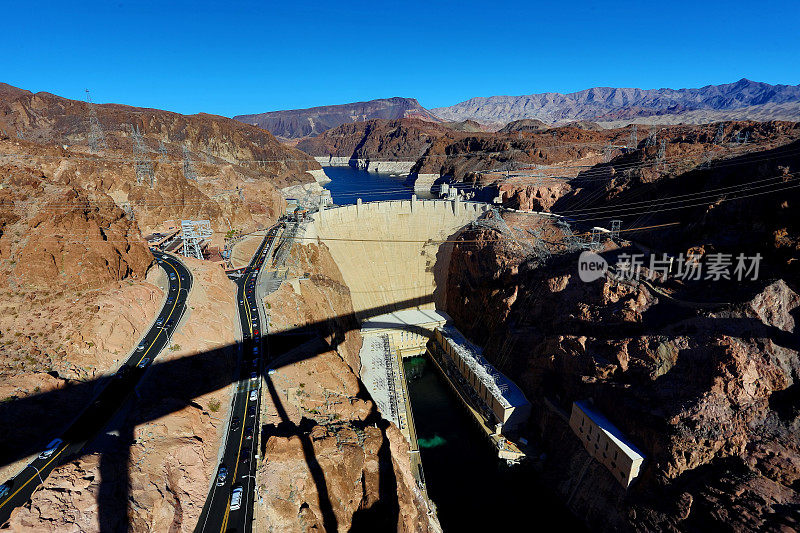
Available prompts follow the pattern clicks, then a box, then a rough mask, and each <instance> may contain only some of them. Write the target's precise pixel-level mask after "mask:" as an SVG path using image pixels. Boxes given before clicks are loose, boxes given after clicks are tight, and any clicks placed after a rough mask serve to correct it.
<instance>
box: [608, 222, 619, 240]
mask: <svg viewBox="0 0 800 533" xmlns="http://www.w3.org/2000/svg"><path fill="white" fill-rule="evenodd" d="M621 228H622V221H621V220H619V219H614V220H612V221H611V234H610V235H609V238H610V239H611V240H612V241H617V240H619V232H620V229H621Z"/></svg>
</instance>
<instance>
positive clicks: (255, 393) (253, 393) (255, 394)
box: [250, 390, 258, 402]
mask: <svg viewBox="0 0 800 533" xmlns="http://www.w3.org/2000/svg"><path fill="white" fill-rule="evenodd" d="M256 400H258V391H257V390H251V391H250V401H251V402H254V401H256Z"/></svg>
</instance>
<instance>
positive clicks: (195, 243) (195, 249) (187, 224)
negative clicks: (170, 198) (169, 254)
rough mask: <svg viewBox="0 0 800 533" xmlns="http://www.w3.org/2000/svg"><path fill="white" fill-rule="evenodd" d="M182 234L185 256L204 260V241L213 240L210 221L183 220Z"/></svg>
mask: <svg viewBox="0 0 800 533" xmlns="http://www.w3.org/2000/svg"><path fill="white" fill-rule="evenodd" d="M181 232H182V234H183V235H182V237H183V255H184V256H186V257H194V258H196V259H203V251H202V249H201V247H200V245H201V244H202V242H203V240H204V239H209V238H211V235H213V234H214V232H213V231H212V230H211V222H210V221H208V220H182V221H181Z"/></svg>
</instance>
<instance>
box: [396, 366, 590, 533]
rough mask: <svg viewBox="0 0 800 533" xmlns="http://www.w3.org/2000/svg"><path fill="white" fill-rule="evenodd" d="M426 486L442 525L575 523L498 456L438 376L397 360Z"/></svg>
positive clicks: (527, 471)
mask: <svg viewBox="0 0 800 533" xmlns="http://www.w3.org/2000/svg"><path fill="white" fill-rule="evenodd" d="M404 368H405V372H406V376H407V379H408V389H409V394H410V396H411V408H412V411H413V415H414V422H415V426H416V431H417V438H418V442H419V446H420V455H421V458H422V466H423V469H424V471H425V481H426V484H427V488H428V494H429V496H430V498H431V499H432V500H433V502H434V503H435V504H436V508H437V513H438V516H439V520H440V522H441V524H442V528H443V529H444V531H445V532H450V531H453V532H463V531H486V532H500V531H582V530H584V528H583V527H582V525H581V523H580V522H579V521H578V520H576V519H575V518H574V517H573V516H572V515H571V514H570V513H569V512H568V511H567V509H566V508H565V507H564V506H563V505H562V504H561V503H560V502H559V501H558V500H556V498H555V497H554V496H553V495H552V494H553V491H549V490H547V488H546V487H544V486H542V485H541V483H540V482H539V481H538V479H537V477H536V472H535V471H533V470H532V469H531V468H530V467H528V466H525V465H518V466H515V467H508V466H506V465H505V463H501V462H500V461H499V460H498V459H497V456H496V454H495V452H494V451H493V450H492V448H491V446H490V445H489V444H488V442H486V441H484V440H483V439H484V436H483V435H482V434H481V431H480V429H479V428H478V427H476V425H475V421H474V420H472V419H471V418H470V415H469V414H468V413H467V412H466V410H464V409H463V408H462V407H461V406H460V405H459V404H458V402H459V400H458V399H457V398H456V396H455V395H454V394H453V393H452V391H451V390H450V389H449V388H448V384H447V383H446V382H445V381H444V379H445V378H444V377H442V376H440V375H439V372H438V370H437V369H436V368H435V366H434V365H433V364H432V363H431V362H429V361H428V360H427V359H425V358H424V357H415V358H411V359H406V360H404Z"/></svg>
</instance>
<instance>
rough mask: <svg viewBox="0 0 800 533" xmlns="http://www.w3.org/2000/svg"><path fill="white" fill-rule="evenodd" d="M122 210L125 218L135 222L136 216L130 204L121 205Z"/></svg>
mask: <svg viewBox="0 0 800 533" xmlns="http://www.w3.org/2000/svg"><path fill="white" fill-rule="evenodd" d="M122 210H123V211H125V216H127V217H128V219H130V220H136V214H135V213H134V212H133V207H131V204H130V202H125V203H124V204H122Z"/></svg>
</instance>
